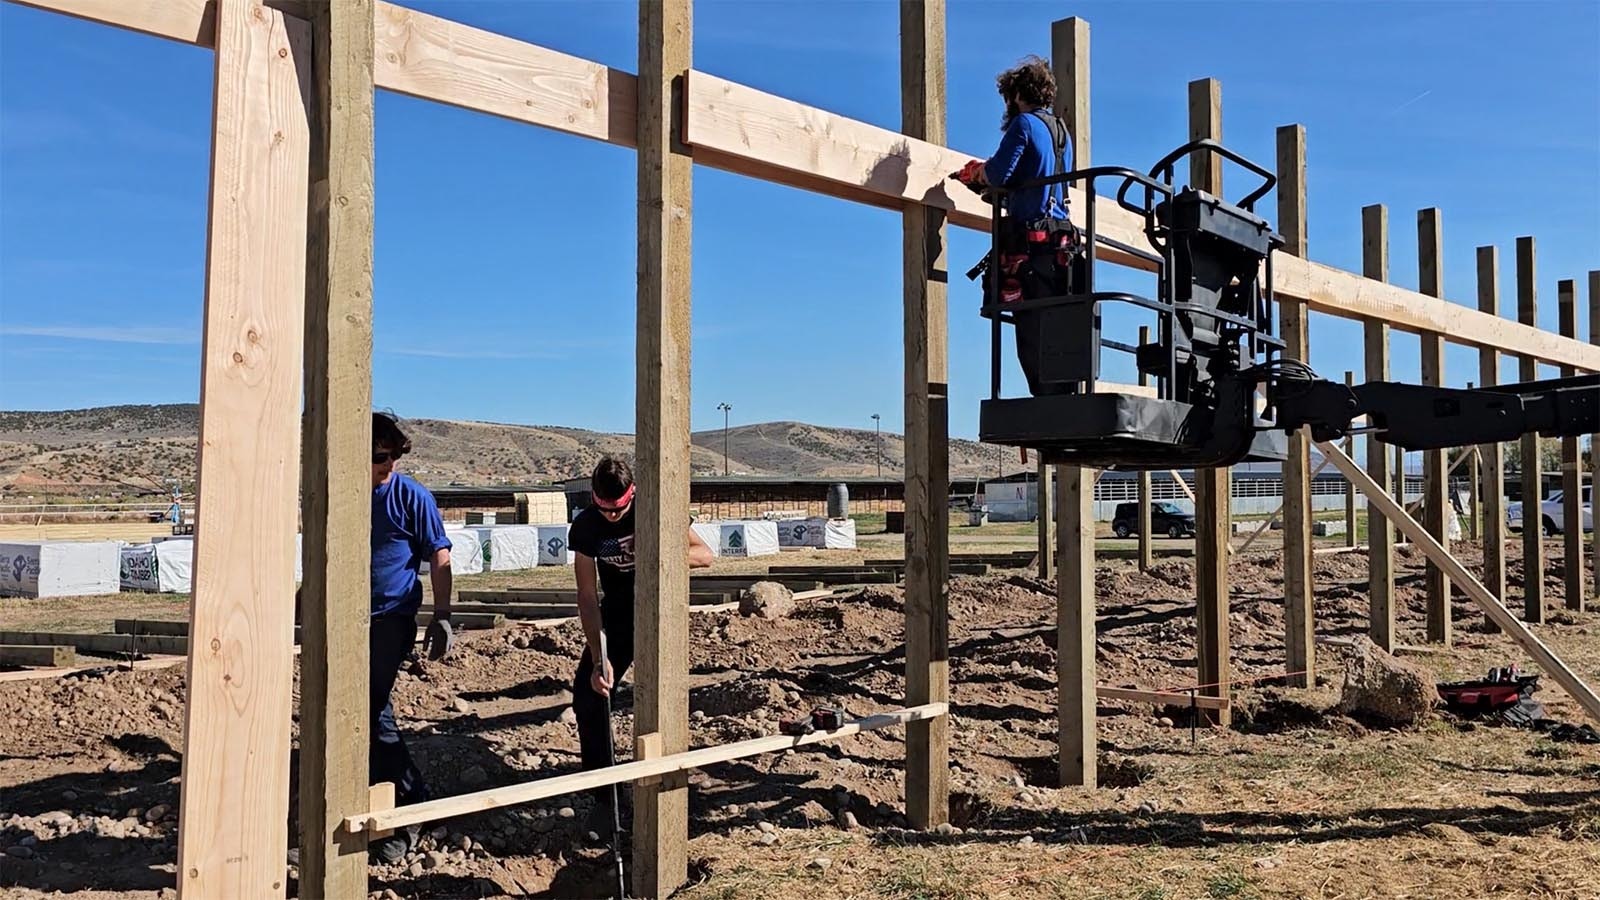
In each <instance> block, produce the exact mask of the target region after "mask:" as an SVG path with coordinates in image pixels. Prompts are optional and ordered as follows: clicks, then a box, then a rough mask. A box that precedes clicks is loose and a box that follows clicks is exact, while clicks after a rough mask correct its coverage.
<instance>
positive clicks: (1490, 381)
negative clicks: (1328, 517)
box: [1380, 246, 1506, 633]
mask: <svg viewBox="0 0 1600 900" xmlns="http://www.w3.org/2000/svg"><path fill="white" fill-rule="evenodd" d="M1477 263H1478V272H1477V275H1478V310H1479V311H1480V312H1483V313H1486V314H1488V315H1491V316H1498V315H1500V251H1499V249H1498V248H1496V247H1493V246H1488V247H1479V248H1478V251H1477ZM1499 383H1500V354H1499V352H1498V351H1496V350H1494V349H1493V348H1488V347H1485V348H1484V349H1482V350H1479V351H1478V386H1479V387H1494V386H1495V385H1497V384H1499ZM1478 452H1479V455H1480V456H1481V457H1482V460H1483V465H1482V467H1481V469H1480V471H1479V475H1480V476H1481V477H1480V478H1479V479H1478V481H1479V482H1480V484H1481V486H1480V488H1479V494H1478V499H1479V509H1480V511H1481V512H1482V514H1483V516H1482V518H1483V526H1482V527H1483V531H1482V539H1483V584H1484V587H1487V588H1488V589H1489V593H1490V594H1492V595H1494V597H1495V598H1496V599H1498V600H1499V601H1500V603H1501V605H1504V604H1505V602H1506V453H1505V447H1504V446H1502V445H1500V444H1484V445H1482V446H1480V447H1479V448H1478ZM1380 480H1381V479H1380ZM1484 625H1485V627H1486V628H1487V629H1488V631H1489V632H1490V633H1493V632H1497V631H1499V630H1500V626H1499V625H1496V624H1494V620H1493V619H1486V620H1485V621H1484Z"/></svg>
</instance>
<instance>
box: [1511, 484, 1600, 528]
mask: <svg viewBox="0 0 1600 900" xmlns="http://www.w3.org/2000/svg"><path fill="white" fill-rule="evenodd" d="M1579 496H1580V497H1581V498H1582V502H1581V504H1580V505H1579V508H1578V515H1579V517H1580V520H1581V521H1580V522H1579V525H1580V526H1581V527H1582V528H1583V530H1584V531H1593V530H1594V486H1593V485H1589V484H1586V485H1584V486H1583V493H1582V494H1580V495H1579ZM1562 497H1563V494H1562V492H1561V491H1551V492H1550V496H1548V497H1546V498H1544V500H1542V501H1540V503H1539V512H1540V518H1541V519H1542V521H1541V523H1540V524H1542V525H1543V526H1544V533H1545V534H1561V533H1562V532H1564V531H1566V530H1567V529H1566V525H1567V523H1566V517H1567V509H1566V504H1565V503H1563V502H1562ZM1522 506H1523V505H1522V503H1520V502H1516V503H1508V504H1506V525H1507V526H1508V527H1509V528H1510V529H1511V530H1512V531H1521V530H1522Z"/></svg>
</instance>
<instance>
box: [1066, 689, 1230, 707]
mask: <svg viewBox="0 0 1600 900" xmlns="http://www.w3.org/2000/svg"><path fill="white" fill-rule="evenodd" d="M1095 696H1097V697H1098V698H1100V699H1101V700H1122V701H1126V702H1129V703H1152V704H1155V705H1156V706H1190V707H1193V708H1195V709H1223V708H1225V707H1227V706H1228V702H1229V701H1228V700H1227V699H1226V698H1221V697H1205V696H1201V695H1199V694H1194V693H1184V692H1180V691H1143V690H1138V689H1135V688H1119V687H1109V686H1107V685H1103V684H1102V685H1099V686H1098V687H1096V688H1095Z"/></svg>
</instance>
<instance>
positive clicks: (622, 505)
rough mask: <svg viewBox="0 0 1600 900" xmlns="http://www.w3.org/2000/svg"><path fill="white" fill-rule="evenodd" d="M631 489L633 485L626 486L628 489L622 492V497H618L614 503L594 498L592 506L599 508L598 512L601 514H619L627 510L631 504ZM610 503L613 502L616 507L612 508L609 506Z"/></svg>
mask: <svg viewBox="0 0 1600 900" xmlns="http://www.w3.org/2000/svg"><path fill="white" fill-rule="evenodd" d="M633 488H634V486H633V485H631V484H630V485H628V489H627V490H625V491H623V492H622V496H621V497H618V498H617V499H616V500H615V501H605V500H601V499H600V498H599V497H595V498H594V505H595V506H598V507H600V511H601V512H608V513H619V512H622V511H624V510H626V509H627V508H628V504H630V503H632V502H633ZM612 502H614V503H615V504H616V505H615V506H612V505H611V503H612Z"/></svg>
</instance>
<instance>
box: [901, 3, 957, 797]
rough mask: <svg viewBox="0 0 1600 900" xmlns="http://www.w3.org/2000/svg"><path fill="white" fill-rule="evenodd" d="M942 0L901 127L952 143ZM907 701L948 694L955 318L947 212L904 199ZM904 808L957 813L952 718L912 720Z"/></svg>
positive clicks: (914, 9) (908, 33) (909, 23)
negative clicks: (952, 782) (953, 802)
mask: <svg viewBox="0 0 1600 900" xmlns="http://www.w3.org/2000/svg"><path fill="white" fill-rule="evenodd" d="M944 22H945V7H944V0H901V3H900V130H901V131H902V132H904V133H905V134H907V135H909V136H911V137H913V138H917V139H920V140H925V141H932V142H933V143H935V144H939V145H941V146H942V145H943V144H944V142H945V99H944V98H945V63H944ZM902 237H903V240H902V244H901V246H902V256H903V259H904V263H905V274H904V279H905V284H904V290H905V367H906V368H905V372H906V383H905V395H906V476H905V477H906V501H905V502H906V581H905V585H906V588H905V591H906V702H907V704H908V705H912V706H915V705H920V704H924V703H942V702H946V701H948V700H949V699H950V659H949V655H950V613H949V609H950V585H949V580H950V579H949V573H950V541H949V530H950V516H949V513H948V512H947V510H946V498H947V496H948V495H949V493H950V425H949V385H948V384H947V382H948V380H949V376H948V372H949V362H948V360H949V355H948V354H949V348H948V344H949V337H948V335H949V321H948V311H947V310H948V304H947V297H946V276H947V272H946V262H945V213H944V211H943V210H941V209H937V208H934V207H930V206H922V205H920V204H916V205H910V206H907V207H906V210H905V214H904V219H903V223H902ZM906 814H907V818H909V819H910V820H911V824H912V826H913V827H915V828H921V829H928V828H933V827H935V826H938V825H942V824H944V823H945V822H947V821H949V818H950V719H949V717H947V716H940V717H938V718H936V719H932V720H928V721H922V722H913V723H911V724H910V725H907V726H906Z"/></svg>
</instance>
